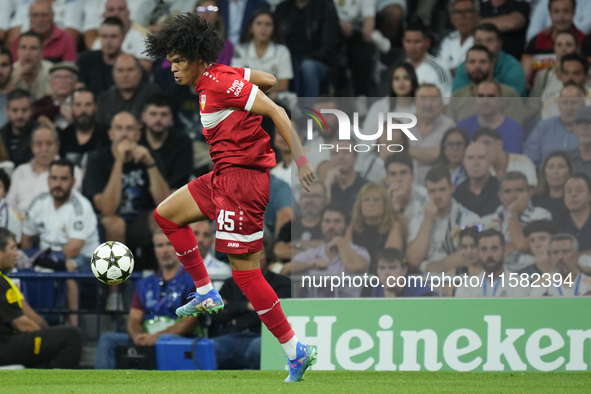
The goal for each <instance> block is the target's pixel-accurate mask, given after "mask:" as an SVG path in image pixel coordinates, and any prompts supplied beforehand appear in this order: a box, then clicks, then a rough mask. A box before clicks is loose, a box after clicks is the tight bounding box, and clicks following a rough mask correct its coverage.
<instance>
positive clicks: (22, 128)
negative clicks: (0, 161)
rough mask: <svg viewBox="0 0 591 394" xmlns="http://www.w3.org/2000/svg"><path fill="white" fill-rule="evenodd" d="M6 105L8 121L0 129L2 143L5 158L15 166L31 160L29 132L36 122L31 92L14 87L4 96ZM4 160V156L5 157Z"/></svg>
mask: <svg viewBox="0 0 591 394" xmlns="http://www.w3.org/2000/svg"><path fill="white" fill-rule="evenodd" d="M6 99H7V100H8V105H7V106H6V112H7V113H8V123H6V125H5V126H4V127H3V128H2V129H0V136H1V137H2V145H3V147H4V149H5V150H6V153H7V156H8V157H7V159H8V160H10V161H12V162H13V163H14V165H15V166H19V165H21V164H24V163H26V162H28V161H29V160H31V158H32V157H33V152H31V132H32V131H33V129H34V128H35V125H36V123H37V122H35V121H34V120H33V118H32V116H33V110H32V101H33V98H32V97H31V94H30V93H29V92H27V91H26V90H23V89H15V90H13V91H12V92H10V93H8V95H7V96H6ZM5 160H6V158H5Z"/></svg>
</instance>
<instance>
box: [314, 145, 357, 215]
mask: <svg viewBox="0 0 591 394" xmlns="http://www.w3.org/2000/svg"><path fill="white" fill-rule="evenodd" d="M334 145H335V149H334V150H332V151H331V163H332V168H331V169H330V170H328V172H327V174H326V178H325V179H324V185H325V186H326V191H327V192H328V200H329V201H330V202H331V203H335V204H339V205H342V206H343V207H344V208H345V209H347V210H348V211H349V212H351V210H352V209H353V204H355V201H356V200H357V196H358V195H359V191H360V190H361V188H362V187H363V186H364V185H365V184H366V183H367V180H365V179H364V178H363V177H362V176H361V174H359V173H358V172H357V171H355V162H356V161H357V156H358V155H359V154H358V153H357V152H356V151H355V150H354V149H353V147H352V145H351V143H350V142H349V141H335V142H334Z"/></svg>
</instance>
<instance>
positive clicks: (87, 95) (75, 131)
mask: <svg viewBox="0 0 591 394" xmlns="http://www.w3.org/2000/svg"><path fill="white" fill-rule="evenodd" d="M71 108H72V124H71V125H70V126H68V127H67V128H66V129H65V130H64V131H62V135H61V144H60V156H61V157H63V158H66V159H68V160H70V161H72V162H73V163H74V164H75V165H76V166H78V167H80V168H82V169H83V170H85V169H86V165H87V164H88V156H89V154H91V153H92V152H94V151H96V150H98V149H100V148H102V147H103V146H106V145H109V137H108V136H107V128H106V127H104V126H101V125H99V124H97V122H96V110H97V107H96V102H95V99H94V94H93V93H92V92H91V91H90V90H88V89H86V88H82V89H78V90H75V91H74V93H72V104H71Z"/></svg>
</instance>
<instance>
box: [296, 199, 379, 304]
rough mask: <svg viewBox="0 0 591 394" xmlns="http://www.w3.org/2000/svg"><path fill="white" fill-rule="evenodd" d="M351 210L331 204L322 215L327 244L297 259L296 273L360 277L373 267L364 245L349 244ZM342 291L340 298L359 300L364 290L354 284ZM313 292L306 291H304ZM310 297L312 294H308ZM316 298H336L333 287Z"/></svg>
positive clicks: (307, 251) (319, 291)
mask: <svg viewBox="0 0 591 394" xmlns="http://www.w3.org/2000/svg"><path fill="white" fill-rule="evenodd" d="M349 212H351V209H350V208H345V207H343V206H339V205H336V204H329V205H327V206H326V207H325V208H324V210H323V212H322V215H321V216H320V217H321V218H322V219H321V227H322V237H323V239H324V242H323V243H322V244H320V245H319V246H318V247H316V248H313V249H308V250H306V251H305V252H301V253H298V254H297V255H295V256H294V258H293V261H292V265H291V270H292V274H300V275H309V276H315V275H339V276H340V275H342V274H345V275H349V276H350V275H357V274H363V273H366V272H367V269H368V267H369V261H370V257H369V253H368V252H367V250H366V249H365V248H363V247H361V246H357V245H354V244H351V243H349V242H347V240H346V239H345V232H346V230H347V226H348V225H349V223H348V222H349ZM337 289H338V296H339V297H353V298H355V297H359V296H360V294H361V288H359V287H355V286H353V285H352V284H347V286H345V285H344V284H343V285H342V286H340V287H338V288H337ZM306 291H308V292H311V291H312V290H311V289H307V288H304V292H305V293H306ZM307 295H308V296H310V294H307ZM311 295H314V296H316V297H334V296H335V294H334V293H333V292H332V291H331V289H330V287H321V288H318V289H317V292H316V293H315V294H311Z"/></svg>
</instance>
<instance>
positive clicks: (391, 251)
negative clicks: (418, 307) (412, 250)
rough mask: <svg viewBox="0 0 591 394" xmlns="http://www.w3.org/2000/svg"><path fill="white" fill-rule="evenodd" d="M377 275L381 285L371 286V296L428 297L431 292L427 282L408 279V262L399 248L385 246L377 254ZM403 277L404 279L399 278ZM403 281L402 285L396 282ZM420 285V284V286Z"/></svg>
mask: <svg viewBox="0 0 591 394" xmlns="http://www.w3.org/2000/svg"><path fill="white" fill-rule="evenodd" d="M376 267H377V268H376V269H377V273H376V275H377V277H378V278H379V279H380V284H381V285H382V286H381V287H380V286H377V287H373V288H372V294H371V296H372V297H378V298H398V297H430V296H432V295H434V294H433V292H432V291H431V289H430V288H429V284H428V283H423V282H422V281H420V280H416V279H409V276H408V275H407V274H408V262H407V261H406V257H404V253H403V252H402V250H400V249H395V248H386V249H383V250H380V251H379V252H378V254H377V265H376ZM400 277H403V278H405V279H404V281H403V280H401V279H399V278H400ZM399 283H400V284H401V283H404V286H398V284H399ZM421 285H422V286H421Z"/></svg>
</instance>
